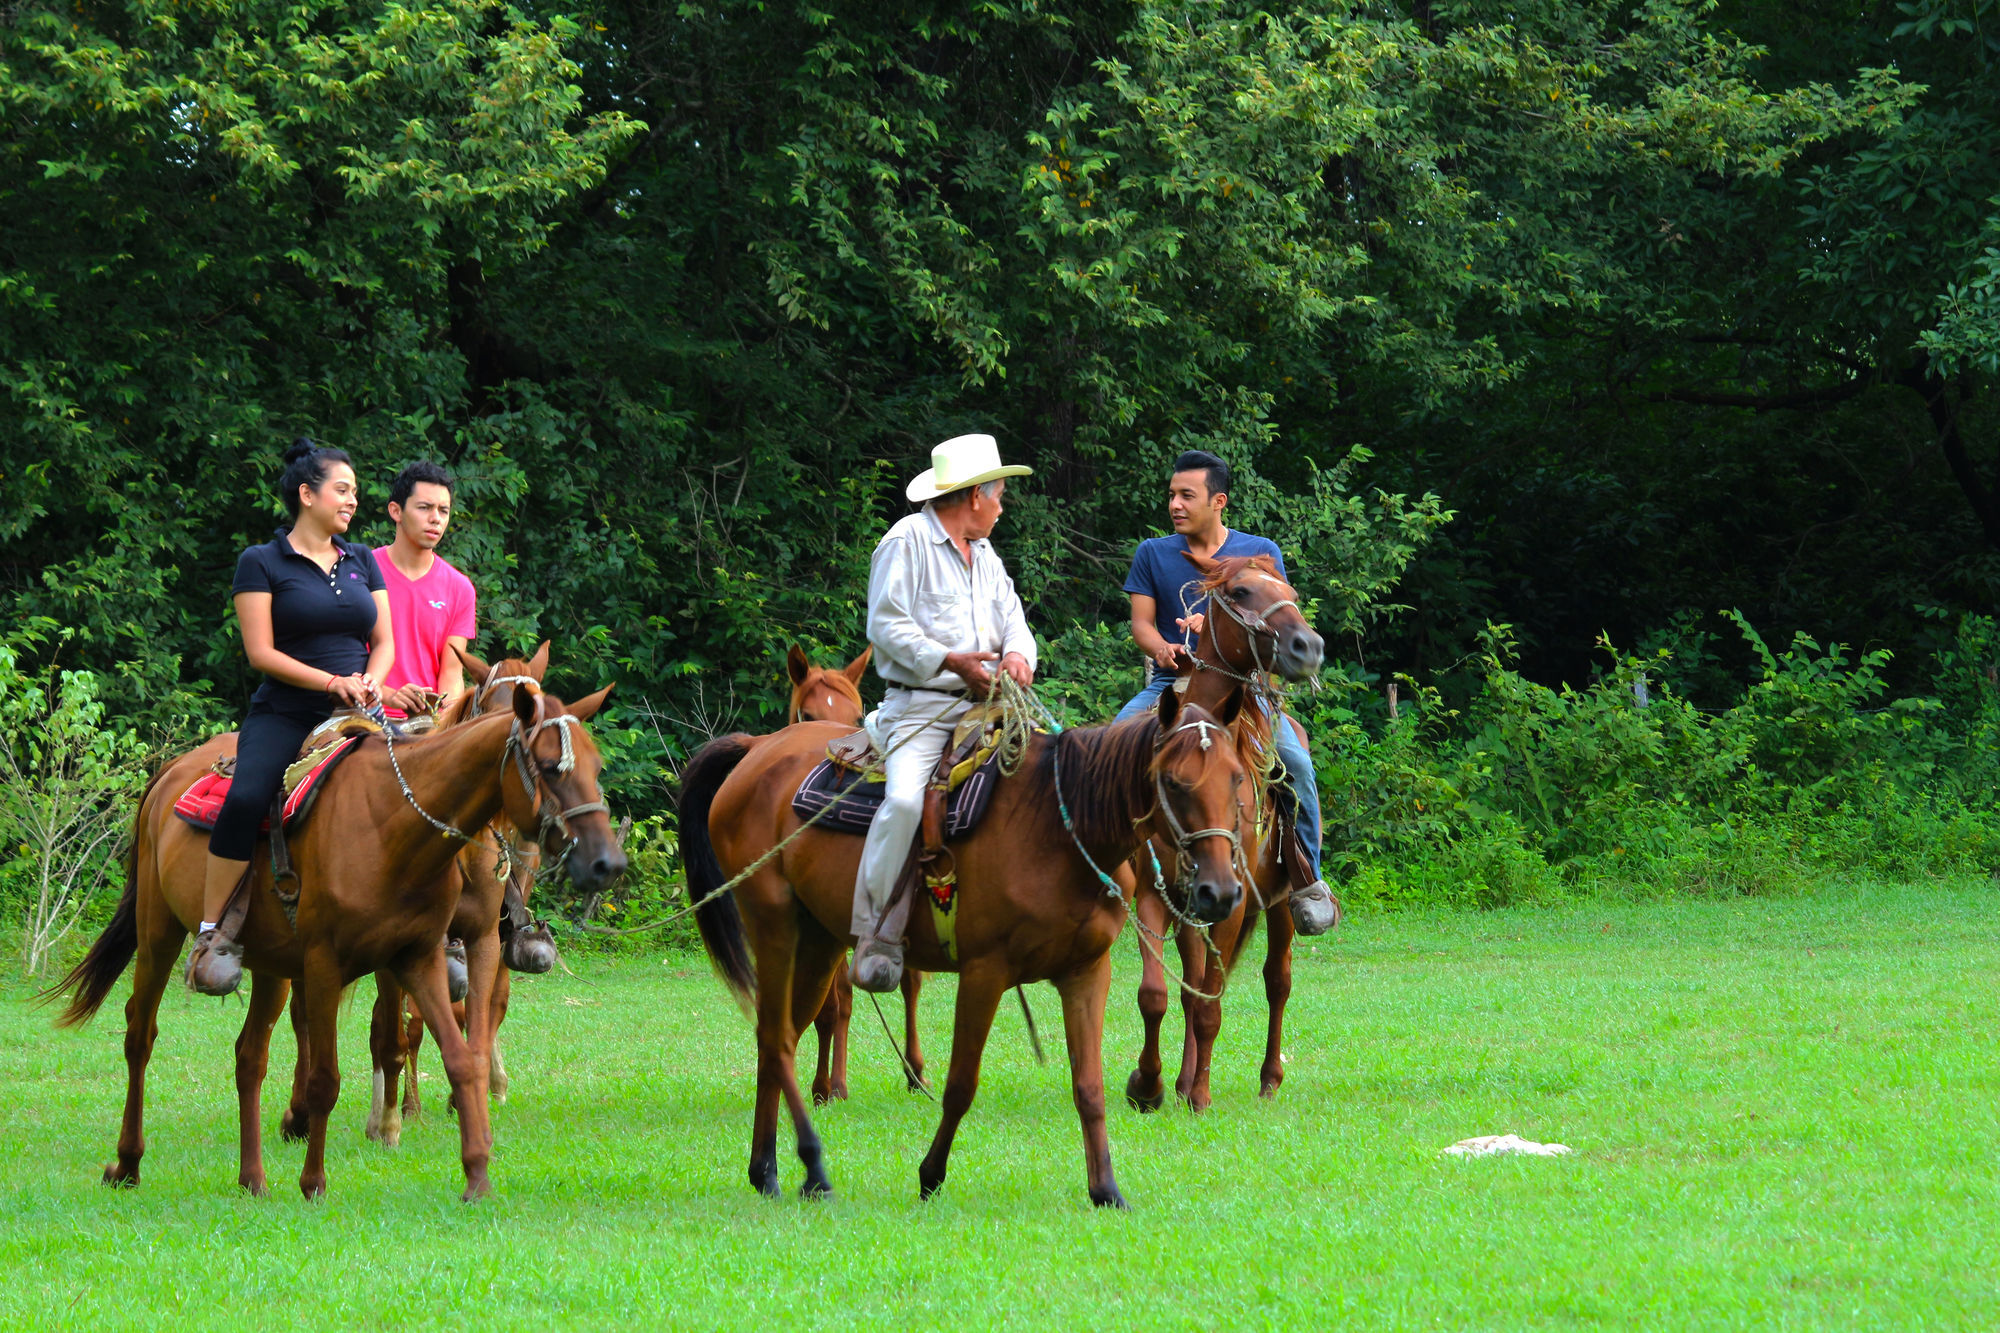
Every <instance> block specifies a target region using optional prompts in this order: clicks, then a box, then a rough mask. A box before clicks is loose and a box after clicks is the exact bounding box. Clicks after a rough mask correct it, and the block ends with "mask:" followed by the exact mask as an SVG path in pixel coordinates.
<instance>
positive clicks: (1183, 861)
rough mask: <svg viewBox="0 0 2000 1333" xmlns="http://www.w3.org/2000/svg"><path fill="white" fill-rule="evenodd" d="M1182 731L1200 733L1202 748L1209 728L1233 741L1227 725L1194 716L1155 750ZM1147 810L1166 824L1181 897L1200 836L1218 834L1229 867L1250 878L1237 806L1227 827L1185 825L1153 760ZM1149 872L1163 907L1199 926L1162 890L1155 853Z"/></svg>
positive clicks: (1207, 743)
mask: <svg viewBox="0 0 2000 1333" xmlns="http://www.w3.org/2000/svg"><path fill="white" fill-rule="evenodd" d="M1184 731H1192V732H1196V733H1197V734H1199V735H1200V737H1201V748H1202V750H1203V752H1206V751H1208V750H1209V749H1210V748H1211V747H1212V746H1213V745H1214V744H1215V740H1214V738H1213V737H1211V736H1210V735H1209V733H1210V732H1215V733H1217V734H1219V735H1220V736H1221V737H1222V739H1223V743H1224V744H1232V743H1233V742H1232V741H1231V739H1230V735H1229V729H1228V728H1227V727H1225V726H1223V725H1222V724H1221V723H1219V722H1211V721H1209V720H1208V719H1207V718H1196V719H1195V720H1194V721H1192V722H1183V723H1181V724H1180V725H1179V726H1177V727H1175V728H1174V729H1173V730H1172V731H1170V732H1168V733H1167V734H1166V736H1164V737H1163V738H1162V739H1161V741H1160V745H1159V750H1160V751H1162V752H1163V751H1165V749H1166V748H1167V746H1168V745H1170V744H1172V742H1173V738H1174V737H1175V736H1178V735H1180V734H1181V733H1182V732H1184ZM1150 813H1151V814H1157V815H1159V817H1160V819H1161V821H1162V822H1163V823H1164V824H1165V825H1166V829H1167V834H1168V836H1170V837H1171V838H1172V839H1173V840H1174V888H1175V889H1176V890H1178V891H1179V892H1180V894H1181V896H1182V897H1186V896H1187V889H1188V884H1189V882H1190V881H1192V880H1193V879H1194V870H1195V865H1194V851H1193V848H1194V845H1195V844H1196V843H1197V842H1200V841H1201V840H1202V839H1204V838H1222V839H1224V840H1226V841H1227V842H1228V843H1229V864H1230V867H1231V868H1232V869H1233V870H1234V871H1235V872H1236V874H1237V875H1238V877H1239V878H1242V879H1243V880H1244V882H1245V883H1251V882H1254V877H1251V876H1248V875H1247V874H1246V873H1245V872H1247V870H1248V868H1249V863H1248V859H1247V858H1246V857H1245V856H1244V854H1243V809H1242V807H1241V806H1237V807H1236V817H1235V818H1234V819H1233V820H1231V821H1230V826H1229V827H1228V828H1199V829H1189V828H1187V827H1185V826H1184V825H1183V824H1182V823H1181V821H1180V816H1178V815H1176V814H1175V813H1174V808H1173V804H1172V803H1171V802H1170V801H1169V800H1168V798H1167V780H1166V776H1165V775H1164V774H1163V773H1161V772H1160V771H1159V767H1158V764H1157V762H1156V763H1155V766H1154V769H1153V810H1152V811H1151V812H1150ZM1140 822H1142V823H1143V822H1144V817H1142V819H1141V820H1140ZM1153 873H1154V877H1155V880H1156V888H1158V889H1159V890H1161V892H1160V900H1161V901H1162V902H1164V903H1165V904H1166V905H1167V910H1168V911H1169V912H1172V913H1173V914H1174V917H1175V918H1176V919H1177V920H1179V921H1180V922H1181V924H1182V925H1187V926H1194V927H1196V928H1197V929H1199V928H1200V927H1201V925H1202V923H1201V922H1199V921H1196V920H1194V919H1193V918H1192V917H1190V916H1188V915H1187V914H1186V913H1185V912H1183V911H1181V909H1180V908H1179V907H1177V906H1175V905H1174V900H1173V898H1172V897H1171V896H1170V895H1169V894H1167V893H1166V892H1165V891H1164V890H1165V888H1166V884H1165V877H1164V873H1163V872H1162V871H1161V869H1160V864H1159V858H1157V857H1155V858H1154V861H1153Z"/></svg>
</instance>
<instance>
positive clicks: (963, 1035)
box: [917, 965, 1013, 1199]
mask: <svg viewBox="0 0 2000 1333" xmlns="http://www.w3.org/2000/svg"><path fill="white" fill-rule="evenodd" d="M1012 984H1013V979H1012V978H1011V977H1009V976H1008V975H1007V974H1006V973H1005V972H1003V971H1002V970H1000V969H999V968H997V967H994V966H991V965H988V966H985V967H975V968H968V969H967V970H966V971H964V972H962V973H960V974H959V978H958V1007H957V1011H956V1012H955V1013H954V1014H953V1015H952V1024H951V1065H950V1067H949V1068H948V1069H947V1070H946V1072H945V1076H944V1117H943V1118H942V1119H941V1120H939V1121H938V1128H937V1135H936V1137H935V1138H933V1139H932V1140H931V1150H930V1151H929V1152H927V1153H925V1154H924V1160H923V1162H922V1164H921V1165H919V1166H918V1167H917V1190H918V1193H919V1194H920V1195H921V1196H922V1197H923V1198H926V1199H928V1198H930V1197H931V1195H933V1194H936V1193H937V1192H938V1190H940V1189H942V1188H943V1187H944V1177H945V1169H946V1167H947V1166H948V1165H949V1164H950V1160H951V1142H952V1139H953V1138H954V1137H956V1136H957V1134H958V1122H959V1121H961V1120H963V1119H965V1113H966V1112H967V1111H969V1110H971V1109H972V1098H973V1094H974V1093H976V1092H978V1091H979V1060H980V1057H981V1056H982V1055H983V1054H984V1053H985V1051H986V1038H987V1037H988V1035H990V1034H991V1033H992V1031H993V1014H994V1011H995V1010H997V1009H999V1007H1000V997H1001V996H1003V995H1005V994H1006V993H1007V988H1008V987H1009V986H1010V985H1012Z"/></svg>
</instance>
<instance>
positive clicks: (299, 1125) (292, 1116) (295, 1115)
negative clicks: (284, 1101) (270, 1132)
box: [278, 1110, 306, 1143]
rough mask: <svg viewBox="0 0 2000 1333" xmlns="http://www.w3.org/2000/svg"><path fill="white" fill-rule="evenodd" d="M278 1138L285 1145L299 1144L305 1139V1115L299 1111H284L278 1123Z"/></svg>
mask: <svg viewBox="0 0 2000 1333" xmlns="http://www.w3.org/2000/svg"><path fill="white" fill-rule="evenodd" d="M278 1137H279V1138H281V1139H283V1140H284V1141H285V1142H287V1143H299V1142H302V1141H303V1140H304V1139H305V1137H306V1115H305V1112H303V1111H299V1110H290V1111H286V1112H285V1114H284V1118H283V1119H281V1120H279V1121H278Z"/></svg>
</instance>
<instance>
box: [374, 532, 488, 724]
mask: <svg viewBox="0 0 2000 1333" xmlns="http://www.w3.org/2000/svg"><path fill="white" fill-rule="evenodd" d="M375 563H376V564H377V565H379V566H381V569H382V582H383V584H384V586H385V587H387V589H388V592H389V624H390V626H391V628H392V629H394V631H395V634H396V661H395V664H394V665H393V666H391V667H390V668H389V678H388V679H387V680H385V681H383V682H382V688H383V689H384V690H385V691H387V690H400V689H401V688H403V686H405V685H421V686H423V687H424V688H425V689H428V690H434V689H436V688H437V684H438V663H439V661H440V660H441V659H442V658H443V656H444V653H445V652H446V648H445V642H444V641H445V640H446V639H447V638H450V637H452V636H454V635H457V636H462V637H463V638H464V639H465V640H466V641H467V642H468V643H469V642H471V641H472V637H473V633H474V631H475V629H476V626H475V625H474V613H475V612H476V611H477V610H478V601H479V599H478V597H477V596H476V595H475V594H474V593H473V591H472V580H471V579H469V578H467V577H465V575H463V574H461V573H459V572H458V571H457V570H456V569H453V568H452V567H451V566H450V565H449V564H447V563H446V562H445V559H444V557H442V556H439V557H437V558H436V559H434V560H433V561H431V568H430V572H429V573H428V574H426V575H424V576H423V577H422V578H420V579H410V578H405V577H404V576H403V571H402V570H400V569H397V568H396V562H395V561H393V560H391V559H390V558H389V548H388V547H386V546H382V547H378V548H376V551H375Z"/></svg>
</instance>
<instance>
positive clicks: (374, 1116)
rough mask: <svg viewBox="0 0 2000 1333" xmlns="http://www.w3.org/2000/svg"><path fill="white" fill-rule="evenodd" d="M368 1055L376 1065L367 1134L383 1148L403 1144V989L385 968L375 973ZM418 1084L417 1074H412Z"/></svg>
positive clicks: (369, 1100)
mask: <svg viewBox="0 0 2000 1333" xmlns="http://www.w3.org/2000/svg"><path fill="white" fill-rule="evenodd" d="M368 1055H369V1058H370V1059H371V1060H372V1061H373V1063H374V1065H375V1080H374V1086H373V1087H372V1088H371V1089H370V1096H369V1099H368V1127H367V1129H366V1130H365V1133H366V1134H367V1135H368V1137H369V1138H371V1139H373V1140H375V1142H377V1143H379V1144H381V1145H382V1146H383V1147H384V1148H393V1147H395V1146H396V1145H398V1144H399V1143H401V1142H402V1141H403V1107H402V1102H401V1095H402V1089H401V1087H400V1086H399V1085H400V1083H401V1081H402V1077H403V1065H404V1059H403V988H402V987H401V986H398V985H397V984H396V978H395V977H393V976H391V975H390V974H389V971H388V969H386V968H385V969H383V970H382V971H380V972H377V973H376V974H375V1009H374V1012H373V1013H372V1014H370V1016H369V1020H368ZM410 1081H411V1082H412V1083H414V1082H416V1074H415V1073H414V1072H412V1073H411V1075H410Z"/></svg>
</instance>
